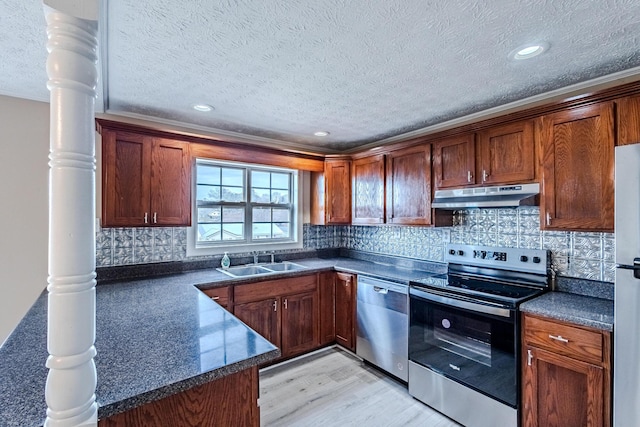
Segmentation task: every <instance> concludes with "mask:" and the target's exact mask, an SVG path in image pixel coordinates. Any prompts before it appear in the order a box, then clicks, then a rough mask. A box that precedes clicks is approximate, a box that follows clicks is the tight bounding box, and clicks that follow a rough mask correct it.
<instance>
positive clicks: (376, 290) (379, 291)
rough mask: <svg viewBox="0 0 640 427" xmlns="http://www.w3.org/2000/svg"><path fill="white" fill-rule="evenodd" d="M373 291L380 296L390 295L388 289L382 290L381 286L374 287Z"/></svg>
mask: <svg viewBox="0 0 640 427" xmlns="http://www.w3.org/2000/svg"><path fill="white" fill-rule="evenodd" d="M373 290H374V291H375V292H377V293H379V294H382V295H386V294H388V293H389V289H388V288H381V287H380V286H374V287H373Z"/></svg>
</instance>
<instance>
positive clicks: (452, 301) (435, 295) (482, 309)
mask: <svg viewBox="0 0 640 427" xmlns="http://www.w3.org/2000/svg"><path fill="white" fill-rule="evenodd" d="M409 292H410V294H411V295H415V296H417V297H418V298H422V299H426V300H429V301H433V302H437V303H440V304H445V305H449V306H452V307H457V308H463V309H466V310H470V311H475V312H477V313H485V314H493V315H495V316H500V317H511V310H509V309H508V308H504V307H503V306H500V305H498V304H492V303H490V302H486V304H492V305H486V304H480V303H477V302H472V301H466V300H464V299H460V298H458V297H455V298H454V297H451V295H450V294H445V293H441V292H438V291H434V290H429V291H428V292H427V291H423V290H420V289H416V288H411V289H410V290H409Z"/></svg>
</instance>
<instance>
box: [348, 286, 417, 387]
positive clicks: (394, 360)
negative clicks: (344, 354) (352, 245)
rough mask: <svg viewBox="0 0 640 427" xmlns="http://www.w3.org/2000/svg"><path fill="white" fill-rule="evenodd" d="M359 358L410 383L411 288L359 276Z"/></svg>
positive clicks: (357, 349)
mask: <svg viewBox="0 0 640 427" xmlns="http://www.w3.org/2000/svg"><path fill="white" fill-rule="evenodd" d="M357 289H358V291H357V295H358V297H357V303H356V312H357V319H358V320H357V326H358V327H357V335H356V354H357V355H358V356H360V357H362V358H363V359H364V360H366V361H368V362H370V363H372V364H374V365H375V366H378V367H379V368H381V369H383V370H385V371H387V372H389V373H390V374H392V375H394V376H396V377H398V378H399V379H401V380H402V381H407V379H408V376H407V363H408V358H409V357H408V347H409V315H408V313H409V286H407V285H402V284H399V283H393V282H388V281H385V280H379V279H374V278H371V277H366V276H362V275H358V287H357Z"/></svg>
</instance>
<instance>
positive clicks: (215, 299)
mask: <svg viewBox="0 0 640 427" xmlns="http://www.w3.org/2000/svg"><path fill="white" fill-rule="evenodd" d="M211 299H212V300H214V301H218V300H219V299H220V297H211Z"/></svg>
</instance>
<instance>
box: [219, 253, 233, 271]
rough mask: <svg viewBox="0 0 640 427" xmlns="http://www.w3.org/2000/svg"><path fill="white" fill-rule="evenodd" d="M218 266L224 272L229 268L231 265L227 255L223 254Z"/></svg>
mask: <svg viewBox="0 0 640 427" xmlns="http://www.w3.org/2000/svg"><path fill="white" fill-rule="evenodd" d="M220 264H221V266H222V268H223V269H224V270H226V269H227V268H229V266H230V265H231V260H230V259H229V255H228V253H227V252H225V253H224V256H223V257H222V261H221V262H220Z"/></svg>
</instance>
